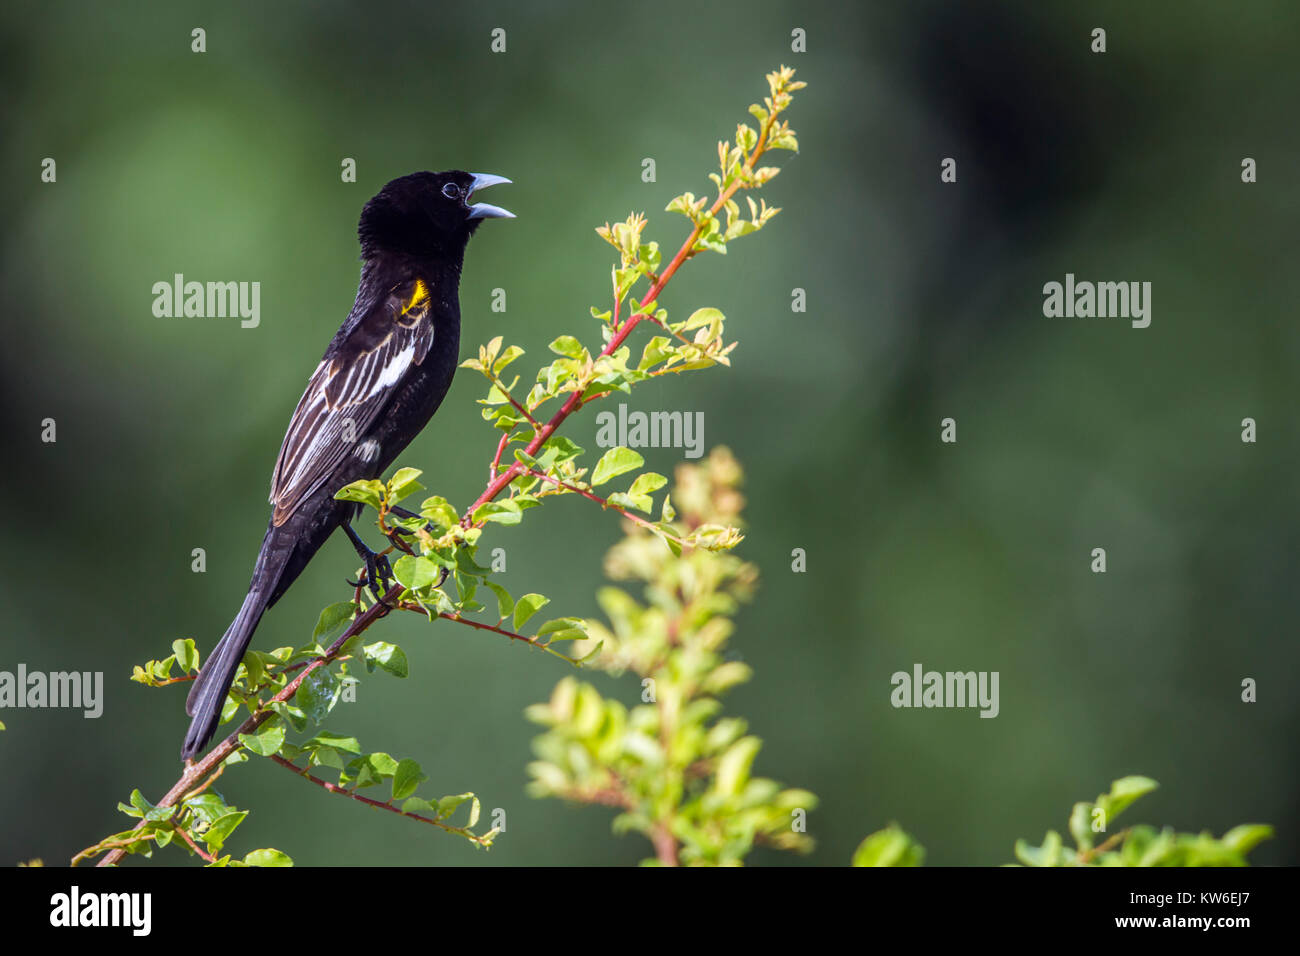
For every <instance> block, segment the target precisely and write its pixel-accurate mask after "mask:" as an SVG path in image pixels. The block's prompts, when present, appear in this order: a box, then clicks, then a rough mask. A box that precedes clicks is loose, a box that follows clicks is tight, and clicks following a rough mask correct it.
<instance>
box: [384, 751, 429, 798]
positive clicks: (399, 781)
mask: <svg viewBox="0 0 1300 956" xmlns="http://www.w3.org/2000/svg"><path fill="white" fill-rule="evenodd" d="M428 779H429V777H428V776H427V775H426V774H425V773H424V772H423V771H422V770H421V769H420V765H419V764H418V763H416V762H415V761H414V760H411V759H410V758H409V757H404V758H403V759H401V760H399V761H398V762H397V769H396V770H394V771H393V799H394V800H403V799H405V798H406V797H409V796H410V795H411V794H413V793H415V788H416V787H418V786H419V785H420V784H421V783H423V782H424V781H425V780H428Z"/></svg>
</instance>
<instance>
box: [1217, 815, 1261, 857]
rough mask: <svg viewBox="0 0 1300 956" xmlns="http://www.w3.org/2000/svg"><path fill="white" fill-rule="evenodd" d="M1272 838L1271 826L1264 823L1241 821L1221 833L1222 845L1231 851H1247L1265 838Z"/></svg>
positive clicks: (1241, 852)
mask: <svg viewBox="0 0 1300 956" xmlns="http://www.w3.org/2000/svg"><path fill="white" fill-rule="evenodd" d="M1271 839H1273V828H1272V827H1271V826H1268V825H1267V824H1264V823H1243V824H1241V825H1240V826H1235V827H1233V828H1232V829H1231V830H1229V831H1228V832H1227V833H1225V834H1224V835H1223V841H1222V842H1223V845H1224V846H1226V847H1227V848H1228V849H1230V850H1232V851H1233V852H1236V853H1240V854H1243V855H1244V854H1246V853H1249V852H1250V851H1251V850H1252V849H1254V848H1255V847H1256V846H1257V845H1259V844H1260V843H1263V842H1264V841H1265V840H1271Z"/></svg>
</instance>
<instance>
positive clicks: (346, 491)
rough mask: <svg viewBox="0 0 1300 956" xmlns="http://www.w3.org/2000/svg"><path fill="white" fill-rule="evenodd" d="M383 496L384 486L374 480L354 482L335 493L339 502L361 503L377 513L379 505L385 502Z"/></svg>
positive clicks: (366, 479)
mask: <svg viewBox="0 0 1300 956" xmlns="http://www.w3.org/2000/svg"><path fill="white" fill-rule="evenodd" d="M383 496H384V486H383V485H382V484H380V483H379V482H378V481H375V480H374V479H373V478H364V479H362V480H361V481H354V482H352V484H350V485H344V486H343V487H342V488H340V489H339V490H338V491H336V492H335V493H334V497H335V498H336V499H337V500H338V501H360V502H361V503H362V504H367V505H370V507H372V508H374V509H375V510H376V511H378V510H379V503H380V502H381V501H382V500H383Z"/></svg>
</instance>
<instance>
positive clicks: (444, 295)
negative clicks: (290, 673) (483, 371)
mask: <svg viewBox="0 0 1300 956" xmlns="http://www.w3.org/2000/svg"><path fill="white" fill-rule="evenodd" d="M508 182H510V180H508V179H506V178H505V177H503V176H490V175H483V174H475V173H464V172H461V171H459V170H452V171H450V172H444V173H414V174H412V175H410V176H403V177H402V178H400V179H394V180H393V181H392V182H390V183H389V184H388V185H386V186H385V187H384V188H383V189H381V190H380V191H379V193H378V195H376V196H375V197H374V198H373V199H371V200H370V201H369V202H368V203H366V205H365V208H364V209H363V210H362V211H361V222H360V225H359V226H358V227H357V235H358V237H359V238H360V240H361V259H362V262H363V265H362V267H361V281H360V283H359V285H358V288H357V298H356V302H355V303H353V305H352V311H351V312H350V313H349V314H348V318H347V321H345V322H344V323H343V326H342V328H340V329H339V330H338V332H337V333H336V334H335V336H334V338H333V340H331V342H330V344H329V348H327V349H326V350H325V355H324V357H323V358H322V359H321V363H320V365H318V366H317V367H316V371H315V372H313V373H312V376H311V380H310V381H309V382H308V383H307V390H306V391H305V392H304V393H303V396H302V399H301V400H300V401H299V402H298V408H297V409H296V410H295V411H294V413H293V419H292V420H291V421H290V422H289V430H288V432H286V434H285V436H284V444H283V445H282V446H281V447H280V457H279V458H278V459H276V462H275V472H274V474H273V475H272V478H271V504H272V505H273V506H274V508H273V510H272V513H271V523H270V525H269V526H268V527H267V529H266V537H265V538H263V539H262V549H261V551H259V552H258V555H257V563H256V564H255V565H254V567H253V579H252V581H251V582H250V583H249V585H248V596H247V597H246V598H244V604H243V606H242V607H241V608H240V609H239V613H238V614H237V615H236V616H235V619H234V621H232V622H231V624H230V627H229V628H228V629H227V630H226V634H225V636H224V637H222V639H221V642H220V643H219V644H217V646H216V648H215V649H214V650H213V652H212V654H211V656H210V657H209V658H208V660H207V663H206V664H204V665H203V667H202V669H201V670H200V671H199V675H198V678H197V679H196V680H195V681H194V686H193V687H192V688H191V689H190V694H189V697H188V698H187V699H186V701H185V710H186V712H187V713H188V714H190V715H191V716H192V717H193V718H194V719H193V720H192V721H191V723H190V729H189V733H187V734H186V735H185V744H184V746H183V747H182V749H181V759H183V760H189V759H190V758H192V757H193V756H194V755H195V754H196V753H198V752H199V751H200V750H202V749H203V748H204V747H205V746H207V743H208V741H209V740H211V739H212V734H213V732H214V731H215V730H216V727H217V721H218V720H219V719H220V717H221V709H222V706H223V704H224V703H225V700H226V692H227V691H228V690H229V689H230V685H231V683H232V682H233V681H234V679H235V672H236V670H237V669H238V667H239V663H240V661H241V660H242V659H243V657H244V651H245V650H246V649H247V648H248V642H249V641H250V640H251V639H252V637H253V631H254V630H255V629H256V628H257V624H258V622H259V621H260V620H261V619H262V614H263V612H265V611H266V609H267V608H269V607H270V606H271V605H273V604H274V603H275V602H276V601H278V600H279V599H280V596H281V595H282V594H284V592H285V591H286V590H288V588H289V585H291V584H293V582H294V580H295V579H296V578H297V577H298V575H299V574H301V573H302V570H303V568H305V567H306V566H307V562H309V561H310V560H311V559H312V557H313V556H314V555H315V554H316V552H317V551H318V550H319V549H320V547H321V545H323V544H324V543H325V539H326V538H328V537H329V536H330V535H331V534H332V533H333V532H334V529H336V528H339V527H342V528H343V530H344V531H345V532H346V533H347V535H348V537H349V538H350V539H351V541H352V544H353V546H354V547H355V548H356V550H357V554H358V555H360V556H361V557H362V558H363V559H364V560H365V562H366V569H367V575H366V578H365V579H364V580H365V581H366V583H367V585H368V586H369V587H370V589H371V590H372V591H373V592H375V593H376V595H377V594H378V593H379V588H380V587H381V586H386V585H387V581H386V580H384V579H386V578H387V577H389V576H390V575H391V571H389V569H388V565H387V561H386V560H385V559H383V558H382V557H379V556H377V555H376V554H375V553H374V552H373V551H371V550H370V549H369V548H368V547H366V545H365V543H364V542H363V541H362V540H361V538H360V537H359V536H358V535H357V533H356V532H355V531H353V530H352V525H351V522H352V519H353V518H355V517H356V516H357V514H358V513H359V506H358V505H356V504H355V503H354V502H349V501H336V500H334V494H335V492H337V491H338V490H339V489H340V488H342V487H343V486H344V485H347V484H349V483H351V482H353V481H356V480H358V479H361V478H375V477H377V476H378V475H379V474H380V473H381V472H382V471H383V470H384V469H385V468H387V467H388V466H389V465H390V464H392V462H393V460H394V459H395V458H396V457H397V456H398V455H399V454H401V452H402V449H404V448H405V447H406V446H407V444H409V443H410V441H411V439H413V438H414V437H415V436H416V435H418V434H419V433H420V430H421V429H422V428H424V426H425V424H426V423H427V422H428V421H429V419H430V418H431V417H433V413H434V412H435V411H437V409H438V405H439V404H441V402H442V399H443V396H444V395H446V394H447V389H448V387H449V386H450V385H451V379H452V376H453V375H454V374H455V371H456V365H457V359H458V358H459V350H460V302H459V296H458V291H459V286H460V269H461V263H462V262H463V260H464V256H465V246H466V244H467V243H468V242H469V237H470V236H471V235H472V234H473V232H474V230H475V229H476V228H478V225H479V223H480V222H481V221H482V220H483V219H495V218H513V217H514V216H513V213H510V212H508V211H506V210H505V209H502V208H500V207H499V206H491V205H488V204H487V203H474V204H471V203H470V201H469V200H470V196H471V195H473V193H474V192H475V191H476V190H478V189H483V188H484V187H487V186H492V185H496V184H498V183H508Z"/></svg>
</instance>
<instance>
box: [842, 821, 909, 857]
mask: <svg viewBox="0 0 1300 956" xmlns="http://www.w3.org/2000/svg"><path fill="white" fill-rule="evenodd" d="M924 862H925V847H923V846H921V844H919V843H917V842H916V840H914V839H913V838H912V837H911V836H910V835H908V834H907V833H905V832H904V831H903V829H902V828H901V827H899V825H898V824H897V823H891V824H890V825H889V826H887V827H885V829H883V830H877V831H876V832H875V833H873V834H871V836H869V837H867V838H866V839H865V840H863V841H862V842H861V843H859V844H858V848H857V849H856V850H854V851H853V865H854V866H920V865H921V864H922V863H924Z"/></svg>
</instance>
